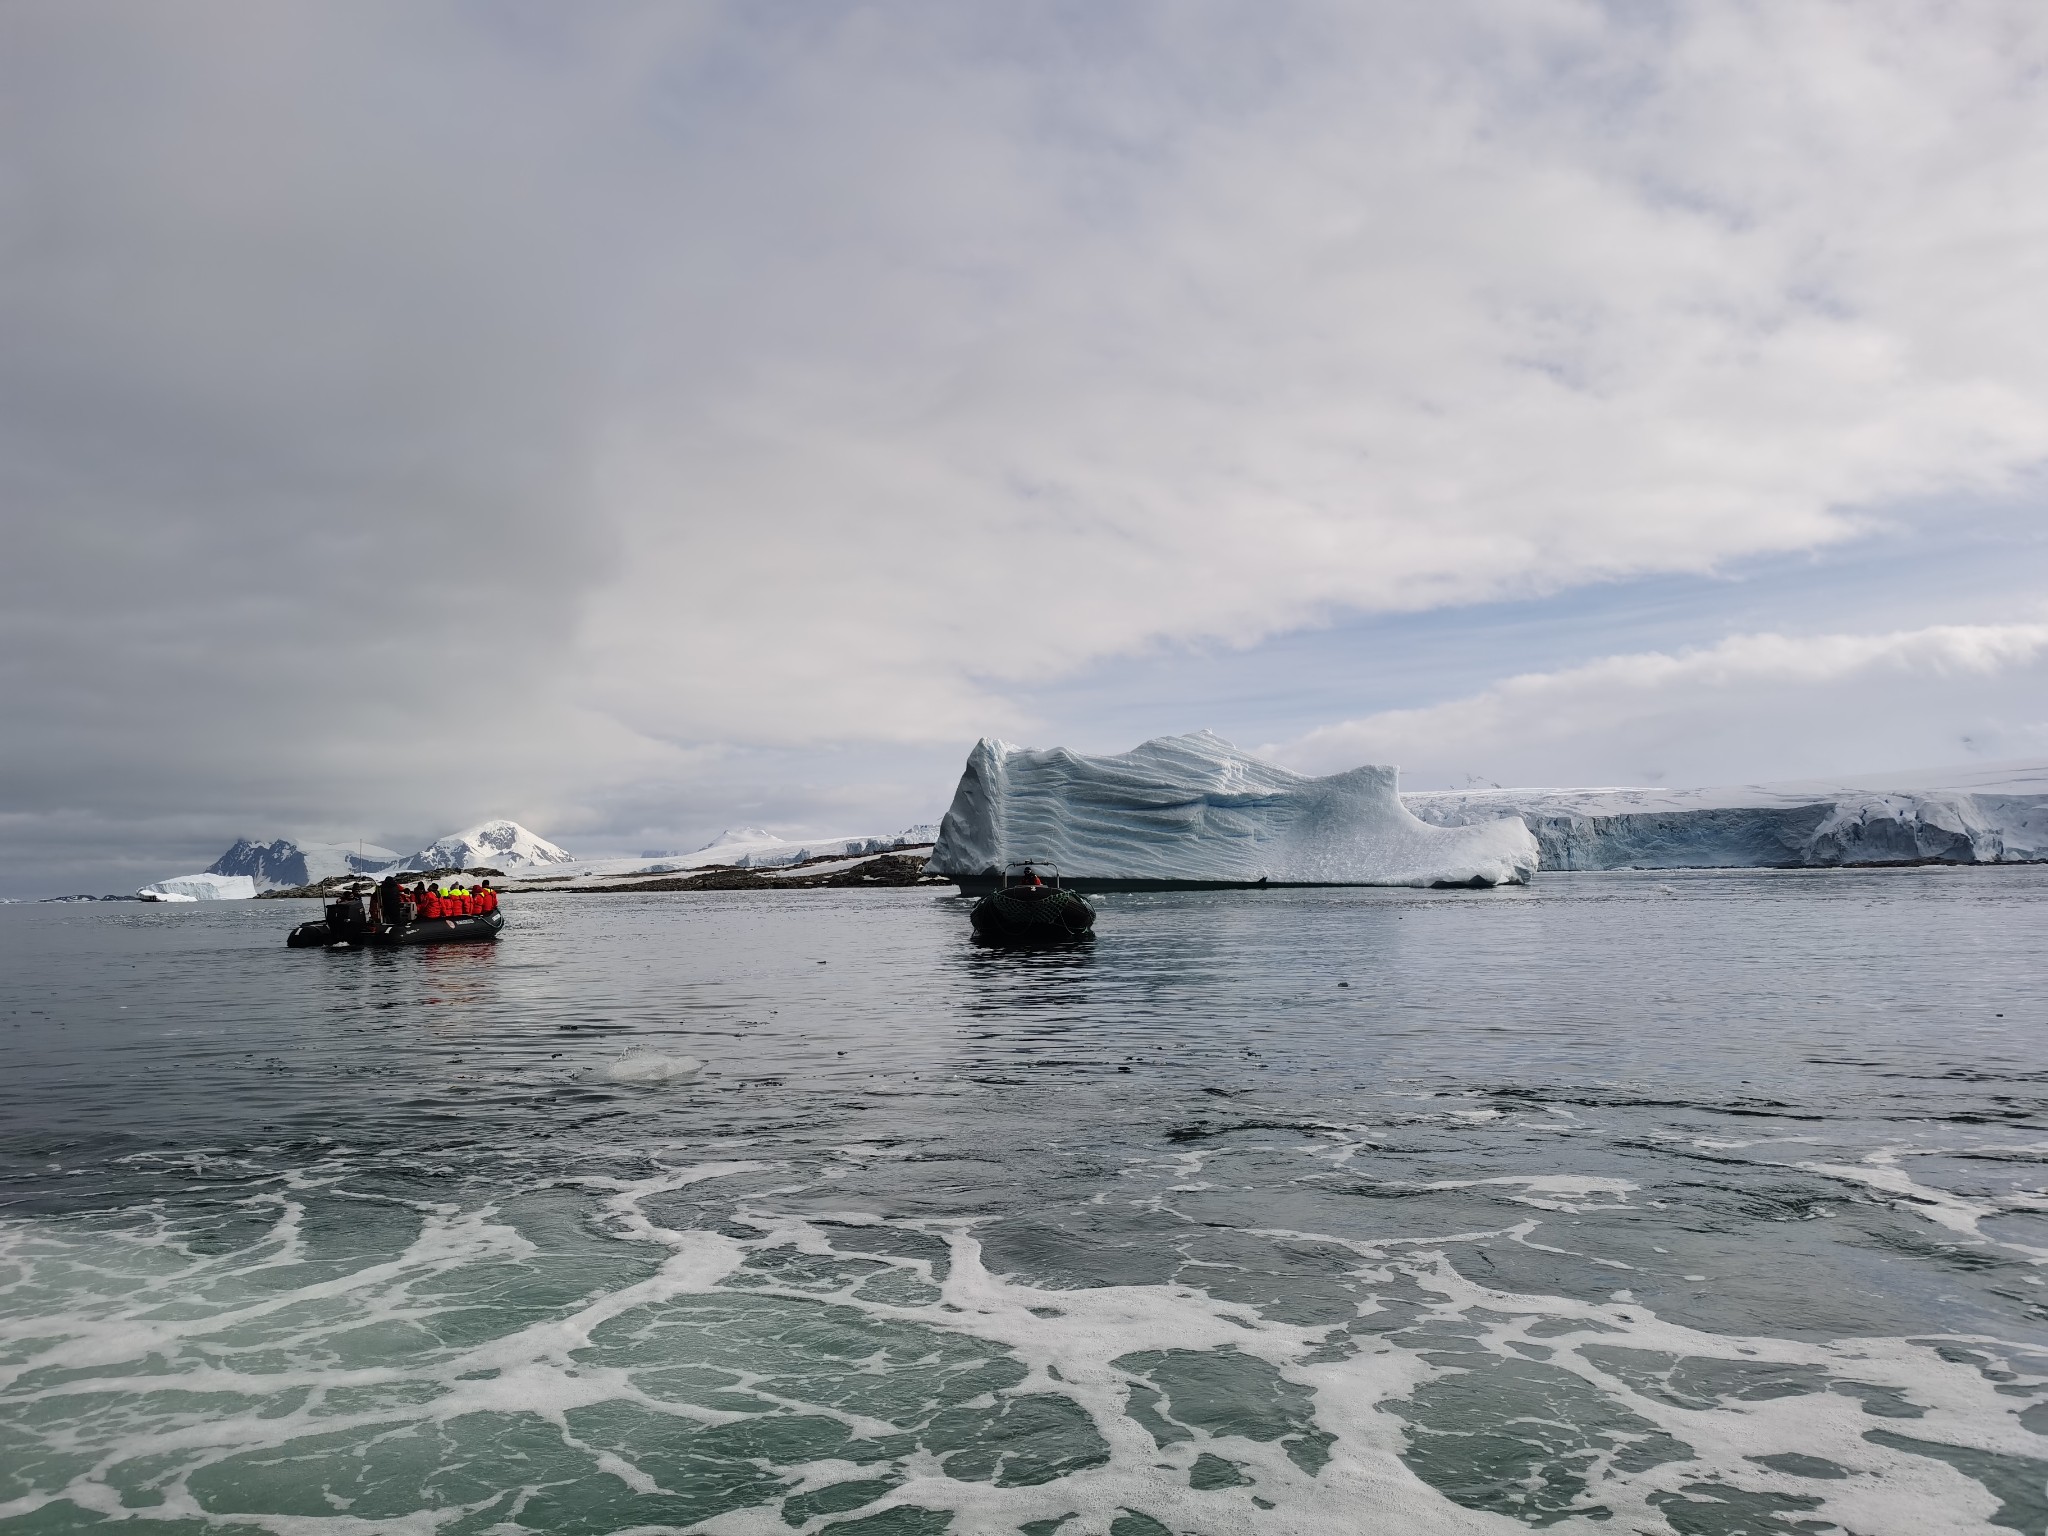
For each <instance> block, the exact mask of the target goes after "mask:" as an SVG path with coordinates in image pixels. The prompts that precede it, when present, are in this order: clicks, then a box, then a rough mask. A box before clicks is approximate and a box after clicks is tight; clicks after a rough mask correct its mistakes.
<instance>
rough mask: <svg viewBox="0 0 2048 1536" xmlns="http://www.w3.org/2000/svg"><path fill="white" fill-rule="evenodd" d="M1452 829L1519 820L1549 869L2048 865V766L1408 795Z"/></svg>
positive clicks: (1430, 818)
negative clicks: (1705, 785)
mask: <svg viewBox="0 0 2048 1536" xmlns="http://www.w3.org/2000/svg"><path fill="white" fill-rule="evenodd" d="M1402 798H1403V800H1404V802H1405V803H1406V804H1407V806H1408V809H1409V810H1411V811H1413V812H1414V813H1415V815H1416V816H1418V817H1419V818H1421V819H1422V820H1423V821H1426V822H1430V823H1431V824H1433V825H1436V826H1444V827H1453V826H1463V825H1467V824H1471V823H1491V822H1492V821H1493V820H1494V819H1495V818H1497V817H1500V816H1503V815H1513V816H1519V817H1520V818H1521V819H1522V821H1523V823H1524V824H1525V825H1526V826H1527V827H1528V829H1529V831H1530V832H1531V833H1532V834H1534V836H1535V838H1536V840H1537V842H1538V843H1539V844H1540V845H1541V847H1542V850H1543V868H1545V869H1547V870H1573V869H1714V868H1724V869H1725V868H1780V869H1787V868H1814V869H1824V868H1834V867H1841V866H1865V867H1868V866H1873V865H1885V864H2012V863H2034V862H2039V861H2042V860H2048V763H2039V762H2030V763H2002V764H1988V765H1984V766H1981V767H1976V768H1965V769H1946V770H1928V771H1923V772H1919V773H1900V774H1890V775H1882V776H1875V777H1867V778H1858V779H1852V780H1846V781H1841V782H1832V783H1831V782H1826V781H1801V782H1795V783H1784V784H1758V785H1748V786H1742V787H1734V788H1722V789H1680V790H1665V789H1486V790H1469V791H1465V790H1459V791H1431V792H1423V793H1416V794H1409V795H1404V796H1403V797H1402Z"/></svg>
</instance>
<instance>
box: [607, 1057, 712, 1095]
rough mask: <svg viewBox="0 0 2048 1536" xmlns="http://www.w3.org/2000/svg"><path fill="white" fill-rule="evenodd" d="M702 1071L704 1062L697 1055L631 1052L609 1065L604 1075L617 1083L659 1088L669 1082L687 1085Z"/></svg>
mask: <svg viewBox="0 0 2048 1536" xmlns="http://www.w3.org/2000/svg"><path fill="white" fill-rule="evenodd" d="M703 1070H704V1063H703V1062H701V1061H699V1060H698V1059H697V1058H696V1057H694V1056H665V1055H663V1054H662V1053H661V1052H659V1051H628V1052H627V1053H626V1054H625V1055H623V1056H621V1057H619V1058H618V1060H616V1061H613V1062H610V1063H608V1064H607V1065H606V1067H605V1069H604V1075H605V1076H606V1077H608V1078H610V1079H611V1080H612V1081H613V1082H615V1083H637V1084H641V1085H643V1086H647V1087H657V1088H658V1087H662V1086H664V1085H666V1084H669V1083H687V1082H689V1081H690V1080H691V1079H692V1078H694V1077H696V1076H697V1074H698V1073H700V1072H702V1071H703Z"/></svg>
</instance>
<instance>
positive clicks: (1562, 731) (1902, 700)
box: [1264, 624, 2048, 789]
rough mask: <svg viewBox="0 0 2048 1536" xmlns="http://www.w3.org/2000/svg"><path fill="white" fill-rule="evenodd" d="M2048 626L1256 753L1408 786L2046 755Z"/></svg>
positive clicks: (1596, 686)
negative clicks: (1379, 768) (1388, 767)
mask: <svg viewBox="0 0 2048 1536" xmlns="http://www.w3.org/2000/svg"><path fill="white" fill-rule="evenodd" d="M2044 684H2048V624H2002V625H1941V626H1935V627H1931V628H1927V629H1915V630H1906V631H1900V632H1897V633H1893V634H1877V635H1845V634H1836V635H1807V636H1794V635H1771V634H1756V635H1735V636H1731V637H1729V638H1728V639H1726V640H1723V641H1722V642H1721V643H1720V644H1718V645H1713V646H1708V647H1704V648H1701V649H1697V650H1686V651H1680V652H1677V653H1675V654H1674V653H1666V652H1661V651H1648V652H1642V653H1638V654H1635V655H1627V656H1609V657H1605V658H1603V659H1601V660H1599V661H1595V662H1592V663H1590V664H1588V665H1585V666H1580V667H1572V668H1568V669H1566V670H1562V671H1556V672H1537V673H1529V674H1526V675H1524V676H1520V677H1511V678H1507V679H1505V680H1504V681H1502V682H1499V683H1496V684H1495V685H1494V686H1493V687H1491V688H1488V689H1486V690H1484V691H1483V692H1481V693H1478V694H1474V695H1472V696H1471V697H1469V698H1463V699H1454V700H1450V701H1448V702H1446V703H1442V704H1436V705H1432V706H1430V707H1428V708H1425V709H1401V710H1387V711H1384V712H1382V713H1380V714H1375V715H1370V716H1368V717H1366V718H1365V719H1362V720H1347V721H1344V722H1342V723H1340V724H1336V725H1329V726H1324V727H1322V728H1321V729H1319V730H1315V731H1311V732H1309V733H1308V734H1307V735H1305V736H1303V737H1301V738H1300V739H1298V740H1296V741H1292V742H1288V743H1284V744H1281V745H1277V746H1272V747H1268V748H1266V749H1264V750H1265V751H1266V752H1268V753H1269V754H1270V755H1272V756H1274V757H1275V758H1277V759H1278V760H1279V761H1281V762H1284V763H1288V764H1291V765H1293V766H1295V767H1298V768H1302V769H1304V770H1306V771H1310V772H1317V773H1329V772H1334V771H1337V770H1338V769H1341V768H1349V767H1354V766H1356V765H1357V764H1359V763H1362V762H1391V763H1398V764H1400V765H1401V768H1402V770H1403V773H1402V781H1403V783H1404V784H1406V785H1407V786H1408V787H1410V788H1418V789H1420V788H1441V787H1444V786H1447V785H1448V786H1454V787H1458V786H1463V785H1465V784H1466V783H1468V782H1474V781H1477V782H1489V783H1494V784H1500V785H1507V786H1523V787H1526V786H1532V785H1543V786H1555V785H1595V784H1662V785H1672V786H1699V785H1713V784H1728V783H1743V782H1755V781H1758V780H1771V779H1792V778H1820V777H1828V776H1832V775H1848V774H1854V773H1859V772H1862V773H1869V772H1877V771H1883V770H1886V769H1895V768H1914V767H1939V766H1942V765H1945V764H1949V763H1956V762H1963V761H1967V760H1968V759H1970V758H1972V757H1979V758H1986V759H1999V758H2012V757H2023V756H2029V755H2039V754H2041V753H2043V752H2048V704H2044V702H2043V701H2044V700H2048V690H2044Z"/></svg>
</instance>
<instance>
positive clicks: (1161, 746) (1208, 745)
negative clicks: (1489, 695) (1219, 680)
mask: <svg viewBox="0 0 2048 1536" xmlns="http://www.w3.org/2000/svg"><path fill="white" fill-rule="evenodd" d="M1397 780H1398V774H1397V771H1396V770H1395V769H1392V768H1383V767H1372V766H1368V767H1363V768H1354V769H1352V770H1351V771H1350V772H1348V773H1336V774H1331V775H1329V776H1328V777H1326V778H1310V777H1308V776H1307V775H1304V774H1299V773H1294V772H1292V771H1290V770H1288V769H1286V768H1282V767H1279V766H1278V765H1276V764H1273V763H1268V762H1263V761H1261V760H1260V759H1258V758H1255V757H1252V756H1250V755H1249V754H1247V753H1244V752H1240V751H1239V750H1238V749H1237V748H1236V747H1234V746H1232V745H1231V744H1230V743H1229V742H1227V741H1225V740H1223V739H1222V738H1221V737H1220V736H1213V735H1211V734H1210V733H1209V732H1207V731H1197V732H1194V733H1193V734H1191V735H1187V736H1162V737H1160V738H1158V739H1157V740H1154V741H1148V742H1146V743H1144V744H1143V745H1142V746H1139V747H1136V748H1134V749H1133V750H1131V751H1129V752H1125V753H1122V754H1120V755H1117V756H1111V757H1087V756H1083V755H1082V754H1081V753H1078V752H1070V751H1068V750H1066V749H1065V748H1062V747H1055V748H1052V749H1050V750H1046V751H1032V750H1029V749H1027V748H1023V747H1016V746H1012V745H1010V744H1009V743H1008V742H1003V741H994V740H991V739H989V738H987V737H984V738H983V739H982V740H981V741H980V742H979V743H978V744H977V745H976V746H975V748H974V750H973V752H971V753H970V754H969V755H968V758H967V767H966V770H965V771H964V772H963V773H962V774H961V776H960V784H959V787H958V788H957V789H956V790H955V791H954V793H953V803H952V806H951V807H950V808H949V809H948V810H947V812H946V817H945V820H944V821H942V822H941V823H940V824H939V836H938V842H937V844H936V846H935V847H934V848H933V850H932V856H931V859H930V861H929V862H928V863H927V865H926V866H925V867H926V869H927V870H928V871H930V872H931V873H933V874H937V875H944V876H946V877H947V878H948V879H952V880H956V881H958V882H959V883H960V885H961V887H962V889H964V890H978V889H982V888H985V887H986V886H987V885H989V884H991V883H992V882H993V880H994V879H995V877H996V876H997V875H998V874H999V873H1000V872H1001V870H1002V868H1003V866H1004V865H1005V864H1008V863H1010V862H1012V861H1016V860H1023V859H1032V860H1037V861H1042V862H1045V863H1049V864H1056V865H1058V866H1059V869H1060V873H1061V875H1062V876H1063V877H1065V878H1067V879H1069V880H1072V881H1074V882H1075V883H1076V884H1079V885H1081V886H1083V887H1084V888H1089V887H1092V888H1096V889H1101V888H1104V887H1114V886H1123V887H1133V888H1135V887H1143V886H1173V885H1255V884H1258V883H1259V882H1260V881H1267V882H1270V883H1272V884H1275V885H1424V886H1429V885H1444V886H1450V885H1469V886H1488V885H1508V884H1519V883H1524V882H1526V881H1527V880H1528V879H1529V877H1530V876H1531V875H1533V874H1534V873H1535V871H1536V865H1537V844H1536V839H1535V837H1534V836H1532V835H1531V833H1530V832H1529V830H1528V828H1527V827H1526V826H1525V825H1524V824H1523V822H1522V820H1521V818H1520V817H1518V816H1517V815H1515V814H1514V813H1513V812H1511V811H1510V812H1503V813H1502V814H1500V815H1498V816H1495V817H1492V818H1486V817H1482V816H1480V815H1478V814H1477V813H1476V812H1475V813H1474V814H1473V815H1471V816H1469V817H1466V818H1464V819H1462V820H1461V821H1460V822H1458V824H1456V825H1446V826H1433V825H1430V824H1429V823H1427V822H1424V821H1422V820H1420V819H1418V818H1417V817H1415V816H1413V815H1411V814H1409V812H1408V811H1407V809H1406V808H1404V807H1403V805H1402V803H1401V797H1400V794H1399V790H1398V783H1397Z"/></svg>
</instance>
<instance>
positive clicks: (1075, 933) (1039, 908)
mask: <svg viewBox="0 0 2048 1536" xmlns="http://www.w3.org/2000/svg"><path fill="white" fill-rule="evenodd" d="M1045 867H1046V868H1047V869H1050V870H1051V871H1052V878H1051V879H1050V880H1048V879H1045V878H1043V877H1042V876H1041V875H1040V874H1039V873H1038V870H1037V868H1036V867H1035V866H1033V865H1030V864H1013V865H1011V866H1010V867H1009V868H1008V869H1007V870H1005V871H1004V872H1003V883H1002V884H1001V885H999V886H997V887H996V888H995V889H994V890H993V891H991V892H989V893H988V895H986V896H984V897H982V898H981V900H980V901H978V902H976V903H975V904H974V914H973V917H972V918H971V919H970V920H971V921H972V922H973V924H974V936H975V937H976V938H977V939H980V940H981V941H982V942H983V943H985V944H1069V943H1072V942H1073V941H1075V940H1076V939H1085V938H1088V937H1089V936H1090V935H1091V934H1093V933H1094V931H1095V909H1094V908H1093V907H1091V906H1089V905H1088V903H1087V902H1086V901H1084V900H1083V899H1082V897H1081V894H1080V893H1079V892H1078V891H1070V890H1068V889H1067V888H1066V887H1065V886H1063V885H1061V884H1060V872H1059V870H1058V869H1057V868H1056V867H1054V866H1052V865H1047V866H1045Z"/></svg>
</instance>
